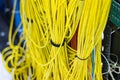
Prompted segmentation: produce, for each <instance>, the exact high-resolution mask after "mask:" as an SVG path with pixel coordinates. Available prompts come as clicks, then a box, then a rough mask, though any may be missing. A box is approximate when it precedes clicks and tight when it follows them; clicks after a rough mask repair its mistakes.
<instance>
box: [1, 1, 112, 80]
mask: <svg viewBox="0 0 120 80" xmlns="http://www.w3.org/2000/svg"><path fill="white" fill-rule="evenodd" d="M16 1H17V0H15V4H14V8H13V11H15V7H16ZM110 5H111V0H20V15H21V23H20V25H19V27H18V29H17V30H16V31H15V32H14V34H13V36H12V26H13V19H14V13H12V18H11V25H10V32H9V42H10V46H9V47H7V48H5V49H4V50H3V51H2V54H3V60H5V67H6V69H7V70H8V71H9V72H11V74H13V79H14V80H28V79H29V78H30V79H31V80H102V65H101V63H102V62H101V43H102V39H101V35H102V32H103V30H104V28H105V25H106V21H107V18H108V14H109V9H110ZM21 26H22V28H23V32H22V33H21V37H20V40H19V42H18V44H17V45H15V44H14V40H15V37H16V34H17V32H18V30H19V28H20V27H21ZM77 28H78V33H77V34H78V36H77V38H78V39H77V50H74V49H72V48H71V47H70V46H69V42H70V41H71V39H72V38H73V35H74V34H75V32H76V29H77ZM22 45H23V46H22ZM93 53H94V55H93ZM8 64H10V65H8Z"/></svg>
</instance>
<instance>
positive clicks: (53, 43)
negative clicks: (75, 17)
mask: <svg viewBox="0 0 120 80" xmlns="http://www.w3.org/2000/svg"><path fill="white" fill-rule="evenodd" d="M50 43H51V44H52V45H53V46H54V47H60V44H56V43H55V42H53V41H52V39H51V40H50ZM64 44H65V40H64V41H63V43H62V46H64Z"/></svg>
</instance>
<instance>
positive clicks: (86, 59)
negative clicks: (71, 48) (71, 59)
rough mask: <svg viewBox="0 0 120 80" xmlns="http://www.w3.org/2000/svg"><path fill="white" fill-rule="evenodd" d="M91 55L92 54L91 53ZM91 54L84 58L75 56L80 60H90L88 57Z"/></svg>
mask: <svg viewBox="0 0 120 80" xmlns="http://www.w3.org/2000/svg"><path fill="white" fill-rule="evenodd" d="M89 56H90V55H89ZM89 56H88V57H87V58H84V59H82V58H80V57H78V56H77V55H75V58H77V59H79V60H83V61H84V60H88V58H89Z"/></svg>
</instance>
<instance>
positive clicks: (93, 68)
mask: <svg viewBox="0 0 120 80" xmlns="http://www.w3.org/2000/svg"><path fill="white" fill-rule="evenodd" d="M94 71H95V49H93V51H92V80H95V76H94Z"/></svg>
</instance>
